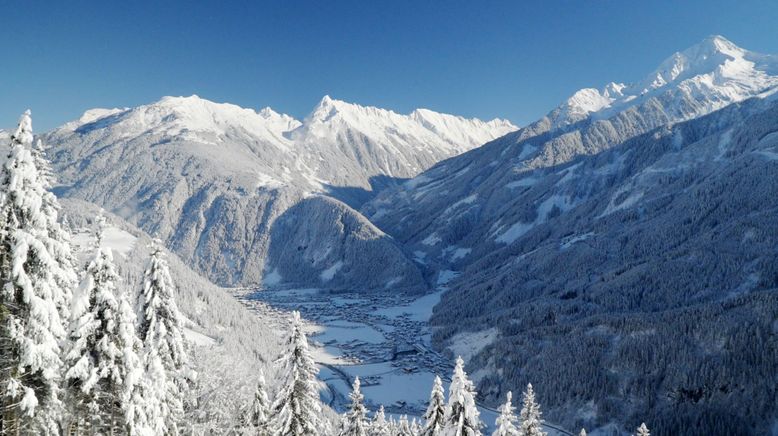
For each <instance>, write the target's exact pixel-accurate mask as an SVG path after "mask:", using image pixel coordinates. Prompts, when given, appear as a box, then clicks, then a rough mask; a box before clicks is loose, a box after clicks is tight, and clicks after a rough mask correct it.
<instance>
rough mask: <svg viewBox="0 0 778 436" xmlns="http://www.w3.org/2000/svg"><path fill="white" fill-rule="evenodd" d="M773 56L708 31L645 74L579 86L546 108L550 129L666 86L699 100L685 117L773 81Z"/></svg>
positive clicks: (776, 67)
mask: <svg viewBox="0 0 778 436" xmlns="http://www.w3.org/2000/svg"><path fill="white" fill-rule="evenodd" d="M776 73H778V59H776V58H775V57H770V56H765V55H761V54H759V53H754V52H750V51H748V50H744V49H742V48H740V47H738V46H736V45H735V44H733V43H732V42H730V41H728V40H727V39H725V38H723V37H721V36H717V35H715V36H711V37H708V38H706V39H705V40H703V41H702V42H700V43H699V44H696V45H694V46H692V47H690V48H688V49H686V50H684V51H682V52H679V53H675V54H673V55H672V56H670V57H669V58H667V59H666V60H665V61H664V62H662V63H661V64H660V65H659V67H658V68H657V69H656V70H655V71H654V72H652V73H651V74H649V75H648V76H647V77H646V78H645V79H643V80H642V81H639V82H637V83H634V84H631V85H624V84H620V83H610V84H608V85H606V86H605V87H604V88H603V89H602V90H597V89H594V88H585V89H581V90H579V91H577V92H576V93H574V94H573V95H572V96H571V97H570V98H569V99H567V101H565V102H564V103H563V104H561V105H560V106H559V107H558V108H557V109H556V111H555V112H552V114H551V118H552V128H558V127H564V126H566V125H570V124H573V123H575V122H578V121H581V120H583V119H585V118H587V117H592V118H594V119H602V118H609V117H611V116H613V115H615V114H616V113H618V112H620V111H623V110H626V109H628V108H629V107H631V106H634V105H637V104H640V103H642V102H645V101H646V100H647V99H649V98H651V97H655V96H658V95H660V94H664V93H666V92H668V91H669V90H675V91H678V92H677V93H676V94H675V95H673V96H672V97H673V98H685V97H684V96H687V95H688V96H693V98H694V99H695V100H697V101H701V102H705V104H703V105H699V107H698V108H695V111H694V112H693V113H690V112H686V113H684V114H683V115H682V116H681V117H680V119H690V118H694V117H696V116H699V115H702V114H704V113H709V112H712V111H714V110H716V109H720V108H722V107H724V106H726V105H728V104H731V103H734V102H738V101H741V100H745V99H747V98H749V97H753V96H755V95H759V94H760V93H763V92H765V91H766V90H768V89H770V88H773V87H775V86H778V75H776Z"/></svg>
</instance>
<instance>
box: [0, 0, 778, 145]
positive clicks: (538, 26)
mask: <svg viewBox="0 0 778 436" xmlns="http://www.w3.org/2000/svg"><path fill="white" fill-rule="evenodd" d="M195 5H196V6H195ZM0 11H1V12H2V16H3V17H4V20H3V38H0V53H2V54H3V56H4V60H5V62H4V63H3V64H2V70H0V71H1V72H0V78H2V80H1V81H0V126H12V125H13V124H14V123H15V121H16V119H17V117H18V115H19V113H20V112H21V111H23V110H24V109H25V108H28V107H29V108H31V109H32V110H33V116H34V120H35V127H36V130H38V131H41V130H45V129H50V128H52V127H54V126H57V125H59V124H61V123H63V122H65V121H68V120H70V119H74V118H77V117H78V116H79V115H80V114H81V113H82V112H83V111H84V110H86V109H89V108H92V107H123V106H135V105H139V104H144V103H149V102H153V101H156V100H158V99H159V98H160V97H161V96H164V95H191V94H198V95H200V96H201V97H204V98H208V99H210V100H214V101H220V102H222V101H227V102H231V103H235V104H238V105H241V106H245V107H252V108H261V107H264V106H271V107H273V108H274V109H276V110H278V111H280V112H285V113H289V114H291V115H293V116H295V117H298V118H302V117H304V116H305V115H307V114H308V112H309V111H310V110H311V109H312V108H313V107H314V106H315V105H316V103H317V102H318V101H319V100H320V99H321V97H322V96H323V95H325V94H329V95H331V96H333V97H334V98H338V99H341V100H346V101H352V102H356V103H360V104H364V105H374V106H379V107H385V108H389V109H393V110H395V111H398V112H409V111H411V110H412V109H414V108H416V107H427V108H430V109H433V110H437V111H442V112H448V113H455V114H461V115H466V116H477V117H480V118H493V117H496V116H500V117H506V118H508V119H510V120H512V121H514V122H515V123H518V124H525V123H527V122H529V121H532V120H534V119H536V118H538V117H539V116H541V115H542V114H543V113H545V112H547V111H548V110H549V109H551V108H553V107H554V106H556V105H557V104H558V103H559V102H560V101H562V100H563V99H564V98H565V97H567V96H568V95H569V94H571V93H572V92H574V91H575V90H577V89H579V88H582V87H589V86H594V87H600V86H602V85H604V84H605V83H607V82H609V81H624V82H629V81H634V80H638V79H640V78H642V77H643V76H644V75H645V74H646V73H648V72H650V71H651V70H652V69H653V68H654V67H656V66H657V65H658V64H659V62H660V61H661V60H663V59H664V58H665V57H667V56H669V55H670V54H672V53H673V52H674V51H677V50H681V49H683V48H686V47H687V46H690V45H692V44H694V43H696V42H698V41H699V40H701V39H703V38H704V37H706V36H708V35H711V34H721V35H724V36H725V37H727V38H729V39H730V40H732V41H733V42H735V43H736V44H738V45H740V46H741V47H745V48H748V49H751V50H754V51H760V52H764V53H778V28H777V27H776V26H777V25H776V23H778V2H776V1H774V0H766V1H744V0H740V1H717V0H706V1H631V0H623V1H583V0H577V1H574V0H569V1H537V2H520V1H505V2H502V1H490V2H479V1H455V0H452V1H445V2H444V1H418V0H416V1H400V0H397V1H364V0H362V1H337V0H332V1H310V2H296V1H272V2H261V1H221V2H215V1H214V2H206V1H187V2H176V1H172V0H171V1H163V2H141V1H137V2H119V1H100V2H97V1H94V2H85V1H77V0H75V1H67V2H53V1H35V0H33V1H25V2H22V1H7V2H3V3H2V6H0Z"/></svg>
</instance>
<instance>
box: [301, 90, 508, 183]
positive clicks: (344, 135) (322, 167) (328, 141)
mask: <svg viewBox="0 0 778 436" xmlns="http://www.w3.org/2000/svg"><path fill="white" fill-rule="evenodd" d="M514 130H517V128H516V126H514V125H513V124H511V123H510V122H508V121H505V120H500V119H494V120H492V121H488V122H484V121H481V120H478V119H465V118H462V117H458V116H454V115H447V114H441V113H437V112H433V111H430V110H427V109H417V110H415V111H413V112H412V113H411V114H409V115H401V114H397V113H395V112H392V111H389V110H386V109H379V108H376V107H363V106H359V105H355V104H351V103H346V102H343V101H339V100H333V99H332V98H330V97H329V96H325V97H324V98H323V99H322V100H321V102H320V103H319V105H318V106H316V108H315V109H314V110H313V112H312V113H311V115H310V116H309V117H308V118H306V119H305V121H304V122H303V124H302V125H301V126H300V127H299V128H297V129H296V130H294V131H292V132H290V134H289V137H290V138H291V139H292V140H294V141H295V142H296V143H297V144H299V145H300V146H301V148H303V149H304V150H305V153H306V157H305V161H306V162H310V163H311V165H313V169H314V171H315V173H316V175H317V177H319V178H322V179H325V180H327V181H328V183H329V184H331V185H334V186H361V187H366V188H369V187H370V186H371V181H370V178H371V177H374V176H379V175H381V176H391V177H397V178H408V177H413V176H415V175H417V174H418V173H420V172H421V171H423V170H424V169H427V168H429V167H430V166H432V165H433V164H435V163H437V162H439V161H440V160H442V159H444V158H447V157H451V156H455V155H457V154H460V153H462V152H465V151H467V150H471V149H473V148H475V147H477V146H479V145H482V144H484V143H486V142H489V141H490V140H492V139H495V138H498V137H500V136H503V135H505V134H506V133H508V132H512V131H514ZM344 163H350V164H353V167H346V168H344V167H343V164H344Z"/></svg>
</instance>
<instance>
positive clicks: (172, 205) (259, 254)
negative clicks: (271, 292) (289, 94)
mask: <svg viewBox="0 0 778 436" xmlns="http://www.w3.org/2000/svg"><path fill="white" fill-rule="evenodd" d="M514 129H515V127H514V126H512V125H511V124H510V123H508V122H505V121H501V120H493V121H490V122H481V121H478V120H467V119H464V118H460V117H454V116H451V115H444V114H437V113H434V112H431V111H426V110H418V111H415V112H414V113H413V114H411V115H408V116H404V115H398V114H395V113H393V112H391V111H386V110H381V109H377V108H369V107H361V106H357V105H353V104H347V103H344V102H340V101H336V100H332V99H330V98H329V97H325V98H324V99H323V100H322V102H321V103H320V104H319V106H318V107H317V108H316V109H315V110H314V112H313V113H312V114H311V115H310V116H309V117H308V118H306V120H304V121H303V122H299V121H297V120H294V119H293V118H291V117H289V116H287V115H282V114H278V113H276V112H274V111H272V110H271V109H269V108H265V109H263V110H261V111H259V112H255V111H253V110H251V109H244V108H240V107H238V106H234V105H230V104H218V103H213V102H210V101H207V100H204V99H201V98H199V97H196V96H192V97H165V98H163V99H162V100H160V101H158V102H156V103H153V104H149V105H144V106H139V107H136V108H130V109H96V110H91V111H88V112H87V113H85V114H84V116H82V117H81V119H79V120H77V121H73V122H70V123H68V124H66V125H64V126H62V127H61V128H59V129H56V130H55V131H53V132H50V133H49V134H47V135H44V138H43V139H44V142H45V143H46V144H48V145H49V146H50V147H51V148H50V149H49V150H48V154H49V157H50V158H51V159H52V161H53V164H54V166H55V168H56V170H57V174H58V178H59V186H58V187H57V193H58V195H60V196H66V197H74V198H80V199H84V200H87V201H91V202H94V203H97V204H100V205H101V206H103V207H105V208H106V209H108V210H111V211H114V212H116V213H117V214H119V215H120V216H122V217H124V218H125V219H127V220H128V221H130V222H131V223H133V224H135V225H137V226H139V227H140V228H142V229H144V230H145V231H147V232H149V233H150V234H153V235H155V236H158V237H160V238H162V239H164V240H165V241H166V243H167V245H168V246H169V247H171V248H172V249H173V250H174V251H176V252H177V253H178V254H179V255H180V256H181V257H182V259H183V260H184V261H186V262H187V263H188V264H190V265H192V266H194V267H195V268H196V269H197V270H198V271H200V272H202V273H204V274H205V275H206V276H207V277H209V278H210V279H212V280H215V281H218V282H219V283H222V284H237V283H241V284H258V283H260V282H261V281H262V277H263V275H265V274H270V273H271V272H272V271H276V266H277V264H278V262H273V261H272V259H268V258H267V253H268V250H269V248H270V246H271V244H273V243H275V245H276V246H279V245H283V244H285V243H286V241H291V240H302V239H306V238H307V237H308V236H306V235H309V234H311V231H313V233H314V234H317V235H322V236H323V237H327V238H333V239H327V240H319V241H315V245H320V246H322V247H326V246H336V245H337V246H338V248H337V249H334V250H331V251H327V252H326V253H308V254H309V257H311V256H312V257H316V259H318V260H317V262H314V263H313V264H312V265H313V268H314V269H315V268H320V270H313V271H307V272H306V274H305V275H303V276H301V275H300V274H298V273H299V272H300V271H297V272H296V273H293V272H292V271H291V270H289V271H280V270H279V271H276V274H275V275H273V276H272V277H284V278H291V277H294V278H295V282H296V283H301V284H307V285H314V286H319V285H322V286H323V285H335V284H338V285H341V286H357V285H360V286H364V285H365V284H364V283H359V284H357V283H348V280H347V279H346V278H347V277H355V276H371V277H374V278H375V281H376V283H377V284H381V285H380V286H383V284H385V283H388V282H391V283H394V285H395V286H396V287H399V288H417V289H418V288H423V287H424V284H423V282H422V281H421V280H420V275H419V273H418V271H417V269H416V266H415V265H414V264H413V263H412V262H411V261H410V260H408V259H406V258H405V256H404V254H403V253H402V251H401V250H399V249H397V246H396V244H395V243H394V242H393V241H392V240H391V238H388V237H385V236H381V237H370V238H367V239H363V238H362V236H361V235H362V233H361V232H362V229H363V228H367V227H365V226H364V225H359V226H346V227H345V228H346V229H347V232H354V233H353V234H351V233H345V234H344V233H343V232H344V227H342V226H341V227H339V228H334V227H338V223H337V222H323V221H321V220H318V221H317V218H316V216H317V213H319V212H316V211H311V212H306V211H304V210H302V209H301V207H302V208H304V207H305V206H306V205H315V206H316V208H317V209H316V210H317V211H321V210H322V207H325V208H326V207H330V208H332V212H336V211H337V212H336V214H340V215H342V216H344V217H349V218H347V220H349V221H350V222H355V223H356V222H361V223H365V222H366V220H364V219H363V218H362V217H361V216H359V213H358V212H356V211H355V210H354V209H352V208H351V207H349V206H346V205H345V204H343V203H341V201H345V202H347V203H349V204H352V205H355V204H359V203H361V202H362V201H364V200H365V199H367V198H369V197H370V195H372V192H373V190H374V189H375V188H379V187H383V186H387V185H390V184H391V183H392V180H394V178H395V177H410V176H413V175H415V174H417V173H418V172H419V171H421V170H423V169H425V168H427V167H429V166H430V165H432V164H434V163H435V162H437V161H438V160H440V159H442V158H444V157H448V156H451V155H453V154H454V153H458V152H461V151H463V150H467V149H470V148H473V147H475V146H477V145H479V144H480V143H481V142H482V141H485V140H487V139H490V138H495V137H498V136H500V135H502V134H504V133H505V132H507V131H510V130H514ZM311 195H314V196H316V195H329V196H330V197H332V199H328V200H327V201H323V202H310V201H305V202H303V200H304V199H306V198H308V197H310V196H311ZM339 200H340V201H339ZM298 204H301V205H302V206H301V207H297V208H296V209H295V212H294V216H295V217H296V218H295V219H294V220H290V219H286V220H284V223H285V225H284V226H283V229H284V230H283V233H279V234H277V235H276V238H275V241H274V239H273V238H274V233H273V232H274V223H275V221H276V219H277V218H279V217H280V216H282V215H284V214H286V215H287V216H289V214H287V211H288V210H289V209H291V208H293V207H295V206H296V205H298ZM344 219H346V218H344ZM309 220H313V221H316V224H315V225H316V226H319V227H317V228H315V229H313V228H312V226H314V224H313V222H311V221H309ZM321 226H325V227H321ZM326 226H331V227H332V226H334V227H333V228H328V227H326ZM371 231H372V230H370V231H368V233H370V232H371ZM295 232H297V233H298V234H297V235H295ZM300 247H301V248H300V250H302V251H303V253H302V254H306V252H305V250H306V249H305V248H304V247H305V245H300ZM368 247H369V248H368ZM349 250H359V251H353V252H349ZM361 250H366V251H361ZM366 253H375V254H378V253H381V254H380V257H379V258H377V259H376V258H372V257H369V256H366V255H365V254H366ZM322 256H323V257H322ZM378 260H380V261H382V262H383V261H386V262H387V264H388V265H391V266H392V267H390V268H386V269H385V270H383V271H379V272H378V274H372V273H371V274H367V273H368V272H371V271H373V268H374V266H373V265H375V263H376V261H378ZM339 262H340V264H342V265H343V267H342V268H340V269H338V271H334V272H333V277H331V278H329V279H323V278H322V277H325V278H326V277H329V274H324V275H322V274H323V273H324V272H325V270H327V271H329V268H331V266H332V265H335V264H338V263H339ZM285 267H286V266H281V267H280V268H282V269H283V268H285ZM310 268H311V267H308V269H309V270H310ZM362 273H365V274H362ZM271 281H272V282H277V281H276V280H275V279H273V280H271Z"/></svg>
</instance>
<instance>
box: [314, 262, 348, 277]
mask: <svg viewBox="0 0 778 436" xmlns="http://www.w3.org/2000/svg"><path fill="white" fill-rule="evenodd" d="M342 267H343V261H340V260H339V261H337V262H335V264H334V265H332V266H331V267H329V268H327V269H325V270H324V271H322V272H321V274H320V275H319V278H321V281H323V282H328V281H330V280H332V278H333V277H335V274H337V273H338V271H339V270H340V269H341V268H342Z"/></svg>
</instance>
